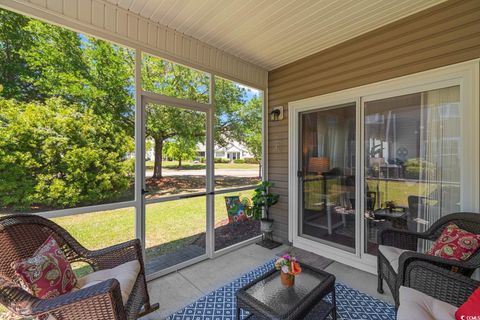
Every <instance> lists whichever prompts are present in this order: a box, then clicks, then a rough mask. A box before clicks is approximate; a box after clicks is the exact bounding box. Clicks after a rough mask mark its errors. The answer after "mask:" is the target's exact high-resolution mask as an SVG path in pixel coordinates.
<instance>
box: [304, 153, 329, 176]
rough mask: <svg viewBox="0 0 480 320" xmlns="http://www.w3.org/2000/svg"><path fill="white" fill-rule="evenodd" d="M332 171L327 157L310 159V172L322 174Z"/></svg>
mask: <svg viewBox="0 0 480 320" xmlns="http://www.w3.org/2000/svg"><path fill="white" fill-rule="evenodd" d="M329 169H330V167H329V160H328V158H327V157H311V158H310V159H308V171H310V172H316V173H319V174H320V173H322V172H327V171H328V170H329Z"/></svg>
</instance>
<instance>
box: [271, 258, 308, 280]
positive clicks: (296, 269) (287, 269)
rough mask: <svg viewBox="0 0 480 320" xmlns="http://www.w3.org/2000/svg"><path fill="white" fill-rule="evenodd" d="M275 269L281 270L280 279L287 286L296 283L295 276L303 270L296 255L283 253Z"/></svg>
mask: <svg viewBox="0 0 480 320" xmlns="http://www.w3.org/2000/svg"><path fill="white" fill-rule="evenodd" d="M275 269H277V270H280V281H281V282H282V284H283V285H284V286H285V287H286V288H290V287H291V286H293V285H294V284H295V276H296V275H298V274H299V273H300V272H302V268H300V264H299V263H298V262H297V259H295V257H292V256H290V255H288V254H285V255H283V256H282V257H281V258H278V260H277V261H276V262H275Z"/></svg>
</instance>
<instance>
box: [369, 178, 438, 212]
mask: <svg viewBox="0 0 480 320" xmlns="http://www.w3.org/2000/svg"><path fill="white" fill-rule="evenodd" d="M367 185H368V189H369V191H375V192H378V191H380V196H381V202H382V203H383V202H385V201H394V202H395V204H396V205H398V206H403V207H408V196H412V195H417V196H428V195H429V194H430V193H432V192H433V191H435V189H436V188H437V186H436V185H432V184H427V183H422V182H418V181H415V180H405V181H392V180H375V179H367ZM382 203H378V200H377V204H376V207H377V208H378V207H381V206H383V204H382Z"/></svg>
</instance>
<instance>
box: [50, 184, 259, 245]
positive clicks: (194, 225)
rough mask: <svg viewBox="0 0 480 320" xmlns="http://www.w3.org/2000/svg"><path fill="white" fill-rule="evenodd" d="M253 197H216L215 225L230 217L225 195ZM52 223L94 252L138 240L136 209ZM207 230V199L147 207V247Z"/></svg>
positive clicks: (243, 193) (66, 218)
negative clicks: (62, 228)
mask: <svg viewBox="0 0 480 320" xmlns="http://www.w3.org/2000/svg"><path fill="white" fill-rule="evenodd" d="M252 194H253V190H247V191H240V192H232V193H228V194H222V195H217V196H215V223H216V224H217V223H219V222H221V221H222V220H224V219H226V218H227V210H226V207H225V201H224V196H227V195H240V196H241V197H243V196H247V197H251V196H252ZM52 220H53V221H54V222H56V223H58V224H59V225H61V226H62V227H64V228H65V229H66V230H68V232H70V233H71V234H72V236H73V237H74V238H75V239H77V240H78V241H79V242H80V243H81V244H82V245H84V246H85V247H86V248H87V249H91V250H94V249H100V248H104V247H108V246H111V245H114V244H117V243H121V242H124V241H128V240H131V239H133V238H135V210H134V208H124V209H116V210H109V211H102V212H92V213H85V214H78V215H71V216H66V217H60V218H53V219H52ZM205 230H206V200H205V197H198V198H191V199H183V200H174V201H168V202H162V203H155V204H149V205H147V210H146V248H151V247H154V246H158V245H162V244H166V243H170V242H173V241H175V240H179V239H183V238H188V237H191V236H193V235H197V234H199V233H202V232H205ZM179 245H182V243H181V242H176V243H175V246H174V247H172V248H171V249H175V247H178V246H179ZM166 249H167V248H166ZM166 249H165V250H166ZM165 250H164V252H163V253H165Z"/></svg>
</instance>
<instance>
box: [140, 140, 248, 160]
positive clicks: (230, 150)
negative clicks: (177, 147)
mask: <svg viewBox="0 0 480 320" xmlns="http://www.w3.org/2000/svg"><path fill="white" fill-rule="evenodd" d="M147 145H151V147H150V148H147V150H145V153H146V155H145V157H146V159H150V160H153V159H154V158H155V151H154V148H153V146H154V145H153V143H150V144H147ZM205 150H206V147H205V145H204V144H203V143H199V144H198V145H197V150H196V151H197V156H198V157H205ZM214 157H215V158H223V159H230V160H237V159H245V158H253V155H252V154H251V153H249V152H248V150H247V148H246V147H245V146H244V145H242V144H241V143H239V142H236V141H232V142H229V143H228V145H227V146H226V147H221V146H215V155H214ZM165 159H166V156H165Z"/></svg>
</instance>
